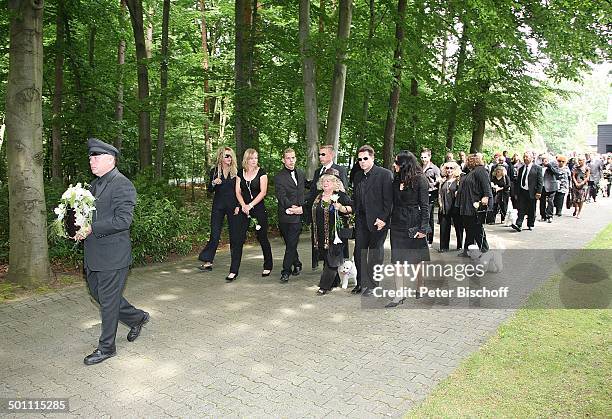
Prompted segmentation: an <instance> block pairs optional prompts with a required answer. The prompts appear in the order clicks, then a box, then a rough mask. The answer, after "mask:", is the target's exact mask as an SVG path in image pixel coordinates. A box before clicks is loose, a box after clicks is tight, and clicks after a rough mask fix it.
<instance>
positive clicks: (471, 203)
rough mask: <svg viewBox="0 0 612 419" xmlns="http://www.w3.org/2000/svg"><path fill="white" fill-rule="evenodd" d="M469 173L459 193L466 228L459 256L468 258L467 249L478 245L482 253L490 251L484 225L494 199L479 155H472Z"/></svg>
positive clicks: (458, 201) (463, 180)
mask: <svg viewBox="0 0 612 419" xmlns="http://www.w3.org/2000/svg"><path fill="white" fill-rule="evenodd" d="M467 168H468V170H469V172H468V173H467V174H466V175H465V176H463V178H462V179H461V182H460V183H459V190H458V191H457V204H458V206H459V213H460V214H461V219H462V221H463V226H464V227H465V243H464V245H463V252H461V253H459V256H463V257H467V256H468V254H467V248H468V246H469V245H470V244H476V245H477V246H478V247H479V248H480V251H481V252H483V253H484V252H486V251H488V250H489V243H487V235H486V233H485V230H484V226H483V223H484V221H485V219H484V218H485V216H486V211H487V207H488V204H489V201H491V200H492V199H493V195H492V192H491V183H490V181H489V173H488V172H487V169H485V167H484V162H483V160H482V157H481V156H480V155H479V154H470V155H469V156H468V159H467Z"/></svg>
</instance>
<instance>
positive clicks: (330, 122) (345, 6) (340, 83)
mask: <svg viewBox="0 0 612 419" xmlns="http://www.w3.org/2000/svg"><path fill="white" fill-rule="evenodd" d="M352 6H353V4H352V0H340V4H339V5H338V35H337V37H336V41H337V46H336V64H335V65H334V77H333V80H332V89H331V98H330V101H329V110H328V113H327V133H326V142H327V144H332V145H333V146H334V148H335V149H336V150H338V146H339V143H340V125H341V123H342V108H343V106H344V88H345V85H346V62H345V60H346V50H347V44H348V40H349V36H350V33H351V20H352V15H353V13H352Z"/></svg>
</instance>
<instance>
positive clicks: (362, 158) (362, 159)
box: [357, 157, 370, 161]
mask: <svg viewBox="0 0 612 419" xmlns="http://www.w3.org/2000/svg"><path fill="white" fill-rule="evenodd" d="M368 160H370V158H369V157H358V158H357V161H368Z"/></svg>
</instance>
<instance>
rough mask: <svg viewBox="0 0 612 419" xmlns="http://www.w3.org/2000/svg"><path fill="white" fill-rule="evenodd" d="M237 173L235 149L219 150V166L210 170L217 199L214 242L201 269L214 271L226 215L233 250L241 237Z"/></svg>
mask: <svg viewBox="0 0 612 419" xmlns="http://www.w3.org/2000/svg"><path fill="white" fill-rule="evenodd" d="M237 174H238V168H237V166H236V154H235V153H234V150H232V149H231V148H229V147H221V148H220V149H219V150H218V151H217V164H216V165H215V167H213V168H212V169H211V170H210V183H209V184H208V190H209V191H212V192H214V194H215V197H214V198H213V204H212V210H211V212H210V239H209V240H208V243H206V246H205V247H204V249H202V251H201V252H200V256H199V257H198V259H200V260H201V261H202V262H203V263H202V265H200V266H199V269H200V270H201V271H211V270H212V266H213V260H214V259H215V253H217V247H218V246H219V239H220V238H221V228H222V227H223V220H224V219H225V216H227V223H228V224H229V232H230V247H231V249H233V248H234V245H235V244H233V243H231V240H232V239H235V238H236V237H237V230H236V229H237V227H238V218H237V216H238V211H239V210H240V208H239V207H238V201H237V200H236V176H237Z"/></svg>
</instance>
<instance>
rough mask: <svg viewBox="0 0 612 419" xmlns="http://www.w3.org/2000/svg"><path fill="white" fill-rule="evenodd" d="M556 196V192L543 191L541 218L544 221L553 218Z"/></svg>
mask: <svg viewBox="0 0 612 419" xmlns="http://www.w3.org/2000/svg"><path fill="white" fill-rule="evenodd" d="M556 194H557V192H556V191H553V192H545V191H542V196H541V197H540V217H542V218H544V219H548V218H552V216H553V214H554V208H555V196H556Z"/></svg>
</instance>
